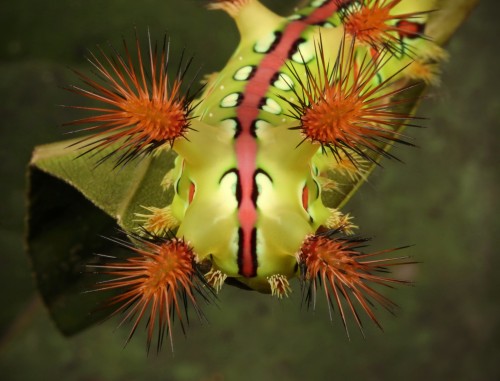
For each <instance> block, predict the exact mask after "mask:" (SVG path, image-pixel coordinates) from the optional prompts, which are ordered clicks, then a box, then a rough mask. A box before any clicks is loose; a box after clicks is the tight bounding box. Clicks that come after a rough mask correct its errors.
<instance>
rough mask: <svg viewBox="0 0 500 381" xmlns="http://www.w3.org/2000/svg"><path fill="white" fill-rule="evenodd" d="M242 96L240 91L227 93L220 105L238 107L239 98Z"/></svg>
mask: <svg viewBox="0 0 500 381" xmlns="http://www.w3.org/2000/svg"><path fill="white" fill-rule="evenodd" d="M239 97H240V94H239V93H232V94H229V95H226V96H225V97H224V98H222V100H221V102H220V107H224V108H228V107H236V106H237V105H238V99H239Z"/></svg>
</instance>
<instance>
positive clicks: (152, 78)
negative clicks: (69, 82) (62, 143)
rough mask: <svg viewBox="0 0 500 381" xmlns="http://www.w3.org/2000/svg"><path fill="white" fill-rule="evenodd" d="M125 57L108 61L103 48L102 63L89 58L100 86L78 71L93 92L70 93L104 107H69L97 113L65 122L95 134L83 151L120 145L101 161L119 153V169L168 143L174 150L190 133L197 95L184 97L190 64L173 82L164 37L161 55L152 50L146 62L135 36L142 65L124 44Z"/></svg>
mask: <svg viewBox="0 0 500 381" xmlns="http://www.w3.org/2000/svg"><path fill="white" fill-rule="evenodd" d="M124 49H125V55H124V56H121V55H119V54H117V55H116V57H110V56H108V55H107V54H106V53H104V52H103V50H102V49H100V52H101V55H102V57H103V60H102V61H100V60H99V59H98V58H97V57H96V56H95V55H94V54H92V53H91V59H89V62H90V63H91V64H92V66H93V67H94V68H95V69H96V70H97V76H98V77H99V78H100V79H101V80H100V81H97V80H93V79H91V78H89V77H87V76H86V75H84V74H82V73H79V72H76V74H77V75H78V76H79V77H80V78H81V79H82V81H83V82H84V83H85V84H86V85H88V86H89V87H90V90H87V89H83V88H80V87H76V86H73V87H71V88H70V89H69V90H70V91H72V92H74V93H76V94H79V95H83V96H85V97H87V98H90V99H93V100H96V101H98V102H100V103H102V104H103V105H104V106H103V107H85V106H83V107H79V106H70V107H71V108H75V109H82V110H87V111H92V112H95V113H96V115H94V116H90V117H86V118H83V119H79V120H75V121H73V122H69V123H66V124H65V125H67V126H82V125H90V126H89V127H84V128H82V129H81V131H91V132H94V133H95V134H94V135H93V136H91V137H87V138H84V139H83V140H81V141H80V142H79V143H77V144H80V143H85V144H84V145H83V147H82V148H86V149H87V150H86V151H85V152H84V154H86V153H88V152H90V151H94V150H97V151H100V150H103V149H105V148H108V147H109V146H111V145H113V144H114V143H117V146H115V147H114V150H113V151H112V152H111V153H109V154H107V155H106V156H105V157H104V158H102V159H100V160H99V162H102V161H104V160H106V159H107V158H109V157H110V156H112V155H114V154H115V153H119V154H120V157H119V159H118V162H117V165H120V164H124V163H127V162H128V161H130V160H132V159H134V158H135V157H137V156H139V155H141V154H147V153H151V152H152V151H153V150H155V149H156V148H158V147H161V146H162V145H164V144H170V145H172V144H173V142H174V141H175V139H177V138H180V137H183V136H184V134H185V133H186V131H187V129H189V121H190V119H191V118H192V116H191V115H190V114H191V112H192V110H193V108H194V106H193V105H192V100H193V97H194V96H195V95H196V94H193V95H189V93H188V94H187V95H183V94H182V93H181V89H180V87H181V84H182V80H183V77H184V75H185V73H186V71H187V69H188V68H189V65H190V63H191V61H188V62H187V64H186V65H185V67H184V68H181V65H179V69H178V72H177V75H176V77H175V78H174V80H170V79H169V77H168V74H167V70H168V67H169V43H168V42H167V40H166V38H165V39H164V42H163V47H162V49H161V51H158V48H157V46H155V47H154V49H153V47H152V46H151V40H149V52H148V55H147V58H144V57H143V54H142V52H141V48H140V45H139V40H138V37H137V36H136V50H137V60H138V64H137V65H134V63H133V62H132V56H131V54H130V52H129V49H128V46H127V44H126V43H125V41H124Z"/></svg>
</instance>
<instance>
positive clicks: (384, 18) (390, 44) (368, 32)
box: [339, 0, 429, 55]
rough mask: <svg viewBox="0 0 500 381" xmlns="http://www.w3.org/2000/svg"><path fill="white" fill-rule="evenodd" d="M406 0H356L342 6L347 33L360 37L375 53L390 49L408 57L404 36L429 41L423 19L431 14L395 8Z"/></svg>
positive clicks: (357, 39)
mask: <svg viewBox="0 0 500 381" xmlns="http://www.w3.org/2000/svg"><path fill="white" fill-rule="evenodd" d="M401 1H402V0H356V1H352V2H350V3H349V4H348V5H341V6H340V7H339V10H340V16H341V19H342V24H343V25H344V30H345V32H346V34H348V35H350V36H352V37H354V38H356V41H357V43H358V44H364V45H367V46H370V47H371V48H373V49H374V50H375V51H377V52H378V51H380V50H384V49H387V50H389V51H390V52H392V53H397V54H401V55H402V54H408V53H411V52H409V51H408V46H406V45H405V44H404V43H403V42H402V37H409V38H416V37H420V38H425V35H424V33H423V26H424V24H423V23H420V22H419V21H420V20H421V18H422V16H424V15H425V14H426V13H429V12H428V11H427V12H411V13H401V14H398V13H396V12H395V8H397V6H398V5H399V4H400V3H401Z"/></svg>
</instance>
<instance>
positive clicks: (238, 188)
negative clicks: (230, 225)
mask: <svg viewBox="0 0 500 381" xmlns="http://www.w3.org/2000/svg"><path fill="white" fill-rule="evenodd" d="M230 173H234V174H236V194H235V197H236V201H237V202H238V207H239V206H240V204H241V193H242V192H241V181H240V172H239V171H238V170H237V169H236V168H231V169H228V170H227V171H226V172H224V173H223V174H222V176H221V177H220V179H219V184H220V183H221V182H222V179H223V178H224V177H226V176H227V175H228V174H230Z"/></svg>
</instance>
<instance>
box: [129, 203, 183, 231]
mask: <svg viewBox="0 0 500 381" xmlns="http://www.w3.org/2000/svg"><path fill="white" fill-rule="evenodd" d="M143 208H144V209H145V210H147V211H148V212H150V214H145V213H135V216H136V217H138V218H137V219H136V220H135V222H138V223H140V224H141V225H140V227H139V229H138V230H139V231H140V232H143V231H147V232H148V233H150V234H154V235H158V236H161V235H163V233H164V232H165V231H168V230H174V229H176V228H177V227H179V221H178V220H177V219H176V218H175V216H174V215H173V213H172V208H171V207H170V206H167V207H165V208H156V207H153V206H150V207H146V206H143Z"/></svg>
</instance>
